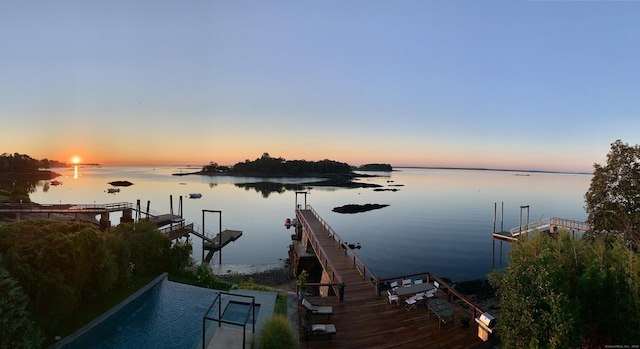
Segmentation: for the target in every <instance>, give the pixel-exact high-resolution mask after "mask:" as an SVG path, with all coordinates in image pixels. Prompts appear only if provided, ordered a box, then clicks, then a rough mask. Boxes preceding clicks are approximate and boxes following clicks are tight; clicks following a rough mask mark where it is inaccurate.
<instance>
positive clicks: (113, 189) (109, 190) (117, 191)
mask: <svg viewBox="0 0 640 349" xmlns="http://www.w3.org/2000/svg"><path fill="white" fill-rule="evenodd" d="M119 192H120V188H109V189H107V193H109V194H115V193H119Z"/></svg>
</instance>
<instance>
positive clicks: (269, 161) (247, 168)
mask: <svg viewBox="0 0 640 349" xmlns="http://www.w3.org/2000/svg"><path fill="white" fill-rule="evenodd" d="M202 172H203V173H228V174H257V175H267V174H268V175H286V176H299V175H310V174H342V175H349V174H352V173H353V171H352V169H351V166H349V164H347V163H344V162H338V161H333V160H327V159H325V160H321V161H306V160H285V159H284V158H282V157H279V158H274V157H271V156H270V155H269V153H264V154H262V156H261V157H259V158H257V159H255V160H253V161H250V160H248V159H247V160H245V161H244V162H238V163H237V164H235V165H233V166H231V167H229V166H219V165H218V164H217V163H215V162H210V163H209V165H206V166H204V167H203V168H202Z"/></svg>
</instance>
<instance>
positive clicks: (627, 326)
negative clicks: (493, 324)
mask: <svg viewBox="0 0 640 349" xmlns="http://www.w3.org/2000/svg"><path fill="white" fill-rule="evenodd" d="M510 258H511V259H510V261H509V266H508V267H507V269H506V271H505V272H501V271H494V272H493V273H492V274H490V275H489V278H490V281H491V283H492V285H493V286H494V287H496V288H497V290H498V293H499V295H500V308H501V316H500V324H501V326H500V334H501V340H502V341H503V343H504V345H505V348H575V347H581V346H588V347H589V346H593V347H599V346H602V345H604V344H611V343H618V344H632V343H640V259H639V258H638V254H637V253H634V252H633V251H632V250H630V249H629V247H628V246H627V245H626V244H625V243H623V242H622V240H619V239H608V240H607V239H605V237H600V238H595V239H592V240H583V239H571V238H570V236H569V234H568V233H566V232H562V233H560V234H559V235H558V236H556V238H552V237H550V236H549V235H548V234H542V233H540V234H534V236H533V237H530V238H529V239H528V240H523V241H520V242H518V243H514V244H513V250H512V251H511V252H510Z"/></svg>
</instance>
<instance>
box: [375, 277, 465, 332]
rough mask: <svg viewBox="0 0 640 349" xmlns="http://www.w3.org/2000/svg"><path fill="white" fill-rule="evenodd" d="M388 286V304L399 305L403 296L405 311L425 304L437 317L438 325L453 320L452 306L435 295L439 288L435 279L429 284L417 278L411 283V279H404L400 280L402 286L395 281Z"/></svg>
mask: <svg viewBox="0 0 640 349" xmlns="http://www.w3.org/2000/svg"><path fill="white" fill-rule="evenodd" d="M390 286H391V290H387V297H388V300H389V304H393V303H395V304H396V305H400V298H401V297H403V298H404V308H405V309H406V310H407V311H411V310H412V309H418V305H419V304H424V305H426V306H427V307H428V309H429V310H430V311H431V312H432V313H434V314H435V315H436V316H437V317H438V319H439V322H438V327H440V325H441V324H447V323H449V322H453V314H454V310H453V307H451V305H450V304H449V302H447V301H446V300H444V299H440V298H437V297H436V293H437V292H438V289H439V288H440V284H439V283H438V282H437V281H436V282H434V283H433V284H431V283H428V282H424V281H423V280H421V279H419V280H416V281H415V282H413V283H412V282H411V280H408V279H405V280H402V286H400V284H399V283H398V282H397V281H394V282H392V283H391V284H390ZM427 314H429V312H427Z"/></svg>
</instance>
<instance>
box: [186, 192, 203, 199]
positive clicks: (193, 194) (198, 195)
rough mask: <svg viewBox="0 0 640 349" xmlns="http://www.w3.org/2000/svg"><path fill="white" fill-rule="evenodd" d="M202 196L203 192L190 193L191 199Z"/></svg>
mask: <svg viewBox="0 0 640 349" xmlns="http://www.w3.org/2000/svg"><path fill="white" fill-rule="evenodd" d="M201 197H202V194H200V193H191V194H189V199H200V198H201Z"/></svg>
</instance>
